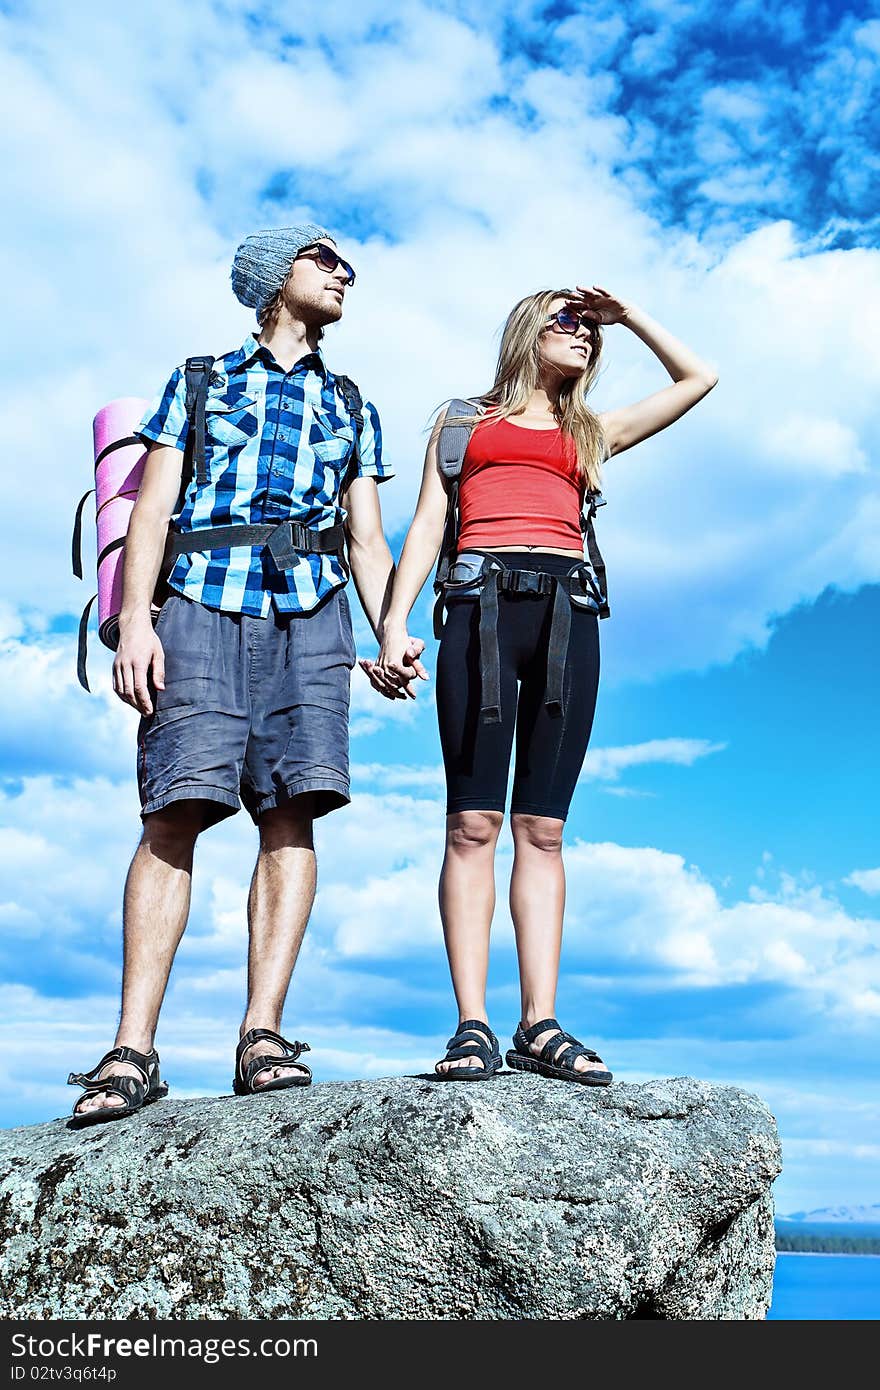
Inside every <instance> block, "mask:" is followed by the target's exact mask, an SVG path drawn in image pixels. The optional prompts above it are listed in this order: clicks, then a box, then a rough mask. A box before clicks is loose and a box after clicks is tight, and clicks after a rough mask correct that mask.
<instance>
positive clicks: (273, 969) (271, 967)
mask: <svg viewBox="0 0 880 1390" xmlns="http://www.w3.org/2000/svg"><path fill="white" fill-rule="evenodd" d="M313 815H314V797H313V795H312V794H311V793H306V794H304V795H303V796H297V797H294V798H293V800H291V801H290V802H288V803H287V804H286V805H284V806H278V807H273V808H272V810H270V811H267V812H266V813H265V815H263V816H261V817H260V852H259V854H258V855H257V862H256V866H255V868H254V874H253V878H252V880H251V888H250V893H249V895H248V927H249V930H250V950H249V952H248V1003H247V1010H246V1012H245V1016H244V1020H243V1022H242V1025H241V1029H240V1032H239V1037H243V1036H244V1034H245V1033H246V1032H248V1030H249V1029H251V1028H271V1029H272V1030H273V1032H275V1033H280V1032H281V1015H282V1013H283V1010H284V1000H285V998H286V997H287V990H288V987H289V985H290V977H291V975H292V974H293V967H294V965H295V964H296V959H297V956H298V955H299V948H300V946H301V944H302V939H303V936H304V934H305V930H306V926H307V924H308V920H309V914H310V913H311V910H312V904H313V903H314V901H315V887H316V884H317V863H316V860H315V849H314V842H313V839H312V824H313ZM280 1053H281V1048H280V1047H279V1046H278V1045H277V1043H273V1042H268V1041H266V1040H265V1039H264V1040H263V1041H262V1042H257V1043H252V1044H251V1046H250V1047H249V1048H248V1049H247V1050H246V1052H245V1054H244V1057H243V1058H242V1061H243V1063H244V1064H247V1062H248V1061H250V1060H251V1058H253V1057H259V1056H266V1055H270V1056H275V1055H276V1054H280ZM302 1072H303V1069H302V1067H300V1066H296V1065H294V1064H292V1063H290V1062H288V1063H287V1064H286V1065H284V1066H277V1067H266V1068H264V1069H263V1070H262V1071H259V1072H257V1074H256V1076H255V1078H254V1086H255V1088H256V1089H258V1090H259V1088H260V1087H262V1086H265V1085H266V1084H267V1083H268V1082H270V1081H275V1080H277V1079H278V1078H279V1077H283V1076H290V1075H295V1074H296V1073H299V1074H300V1075H302Z"/></svg>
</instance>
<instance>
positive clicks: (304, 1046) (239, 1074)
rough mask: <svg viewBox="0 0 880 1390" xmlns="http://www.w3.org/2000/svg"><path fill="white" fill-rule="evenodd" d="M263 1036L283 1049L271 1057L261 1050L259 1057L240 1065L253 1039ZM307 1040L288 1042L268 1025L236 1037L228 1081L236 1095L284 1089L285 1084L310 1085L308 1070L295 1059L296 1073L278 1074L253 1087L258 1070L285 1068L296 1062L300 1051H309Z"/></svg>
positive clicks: (285, 1087) (261, 1039)
mask: <svg viewBox="0 0 880 1390" xmlns="http://www.w3.org/2000/svg"><path fill="white" fill-rule="evenodd" d="M264 1038H266V1039H268V1040H269V1041H270V1042H274V1043H278V1045H279V1046H280V1047H282V1048H283V1049H284V1051H283V1053H282V1054H279V1055H277V1056H272V1055H270V1054H269V1053H264V1054H263V1055H262V1056H260V1057H252V1058H251V1060H250V1061H249V1062H246V1063H244V1064H242V1058H243V1057H244V1054H245V1053H246V1052H247V1050H248V1048H249V1047H251V1046H252V1045H253V1044H254V1043H255V1042H262V1041H263V1039H264ZM311 1050H312V1049H311V1048H310V1047H309V1045H308V1043H301V1042H288V1041H287V1039H286V1038H282V1036H281V1034H280V1033H273V1032H272V1029H271V1028H251V1029H250V1030H249V1031H248V1032H247V1033H245V1035H244V1037H243V1038H241V1039H240V1040H239V1044H238V1047H237V1048H236V1049H235V1076H234V1078H233V1081H232V1089H233V1091H234V1092H235V1094H236V1095H237V1096H256V1095H260V1094H261V1093H262V1092H263V1091H286V1090H287V1088H288V1086H310V1085H311V1083H312V1073H311V1070H310V1069H309V1068H308V1067H307V1066H306V1064H305V1062H297V1066H298V1068H299V1075H297V1074H296V1073H295V1072H294V1073H293V1074H292V1075H290V1076H278V1077H276V1078H275V1080H274V1081H267V1082H266V1084H265V1086H255V1085H254V1077H255V1076H256V1075H257V1073H258V1072H261V1071H268V1070H269V1068H271V1067H286V1066H290V1065H291V1063H293V1062H296V1059H297V1057H299V1055H300V1053H301V1052H311Z"/></svg>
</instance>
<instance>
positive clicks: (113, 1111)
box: [67, 1047, 168, 1129]
mask: <svg viewBox="0 0 880 1390" xmlns="http://www.w3.org/2000/svg"><path fill="white" fill-rule="evenodd" d="M108 1062H128V1063H129V1064H130V1065H131V1066H133V1067H137V1069H138V1071H139V1072H140V1073H141V1075H140V1076H127V1075H124V1074H123V1075H119V1076H114V1075H112V1074H111V1075H110V1076H105V1077H104V1078H103V1079H102V1080H99V1079H98V1072H99V1071H101V1069H102V1068H103V1067H105V1066H106V1065H107V1063H108ZM67 1084H68V1086H82V1087H83V1088H84V1090H85V1095H84V1096H80V1097H79V1100H77V1102H76V1104H75V1105H74V1107H73V1114H72V1116H71V1118H70V1120H69V1121H68V1123H69V1125H70V1127H71V1128H73V1129H81V1128H84V1126H85V1125H100V1124H104V1122H105V1121H106V1120H122V1119H124V1118H125V1116H126V1115H133V1114H134V1112H135V1111H136V1110H140V1108H141V1106H144V1105H151V1104H152V1102H153V1101H154V1100H163V1099H164V1098H165V1096H167V1094H168V1082H167V1081H162V1080H161V1078H160V1076H159V1054H158V1052H157V1051H156V1049H155V1048H153V1050H152V1052H147V1053H146V1054H145V1053H143V1052H136V1051H135V1050H134V1048H133V1047H112V1048H111V1049H110V1051H109V1052H106V1053H105V1054H104V1056H103V1057H102V1058H101V1060H100V1062H99V1063H98V1065H97V1066H96V1067H93V1068H92V1070H91V1071H85V1072H83V1071H77V1072H73V1071H72V1072H71V1073H70V1075H69V1076H68V1078H67ZM102 1091H106V1092H108V1093H109V1094H111V1095H115V1096H119V1097H121V1099H122V1101H123V1104H122V1105H102V1106H101V1108H100V1109H99V1110H80V1109H78V1107H79V1106H80V1105H82V1103H83V1101H84V1100H85V1099H86V1097H87V1096H90V1095H97V1094H98V1093H99V1092H102Z"/></svg>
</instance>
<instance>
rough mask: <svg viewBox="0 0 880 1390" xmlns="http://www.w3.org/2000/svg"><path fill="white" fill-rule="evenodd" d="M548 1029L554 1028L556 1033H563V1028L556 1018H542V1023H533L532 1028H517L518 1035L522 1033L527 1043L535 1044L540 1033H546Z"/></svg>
mask: <svg viewBox="0 0 880 1390" xmlns="http://www.w3.org/2000/svg"><path fill="white" fill-rule="evenodd" d="M548 1028H552V1029H553V1031H554V1033H561V1032H562V1028H561V1027H560V1025H559V1024H558V1023H557V1021H556V1019H555V1018H542V1019H541V1022H540V1023H533V1024H532V1026H531V1028H523V1026H522V1024H520V1026H519V1028H517V1030H516V1031H517V1032H518V1033H522V1035H523V1037H524V1038H525V1040H526V1042H527V1043H533V1042H534V1041H535V1038H537V1037H538V1035H539V1034H540V1033H546V1032H547V1029H548Z"/></svg>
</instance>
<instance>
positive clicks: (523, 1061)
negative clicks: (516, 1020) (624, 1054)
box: [507, 1018, 612, 1086]
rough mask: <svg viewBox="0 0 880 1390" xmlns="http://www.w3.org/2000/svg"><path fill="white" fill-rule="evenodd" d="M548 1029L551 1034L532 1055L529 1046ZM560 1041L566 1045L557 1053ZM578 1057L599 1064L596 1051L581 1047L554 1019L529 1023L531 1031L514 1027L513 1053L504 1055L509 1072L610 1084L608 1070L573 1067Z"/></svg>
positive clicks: (519, 1025) (589, 1084) (593, 1083)
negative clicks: (584, 1069)
mask: <svg viewBox="0 0 880 1390" xmlns="http://www.w3.org/2000/svg"><path fill="white" fill-rule="evenodd" d="M548 1028H553V1029H555V1035H554V1036H553V1037H552V1038H549V1039H548V1041H547V1042H545V1044H544V1046H543V1047H542V1048H541V1054H540V1056H535V1054H534V1053H533V1052H532V1051H531V1049H530V1047H529V1044H530V1043H533V1042H534V1041H535V1038H537V1037H538V1036H539V1035H540V1034H541V1033H546V1031H547V1029H548ZM563 1042H565V1043H568V1044H569V1046H568V1047H566V1048H563V1049H562V1051H561V1052H560V1051H559V1047H560V1043H563ZM557 1052H559V1056H558V1057H557V1056H556V1054H557ZM578 1057H586V1058H587V1059H588V1060H589V1061H591V1062H601V1061H602V1058H601V1057H600V1056H599V1054H598V1052H594V1051H593V1049H592V1048H591V1047H584V1045H583V1043H582V1042H578V1040H577V1038H573V1037H572V1035H571V1033H565V1032H563V1030H562V1029H561V1028H560V1026H559V1024H558V1023H557V1022H556V1019H555V1018H544V1019H542V1020H541V1022H540V1023H533V1024H532V1026H531V1028H524V1027H523V1025H522V1023H520V1024H518V1025H517V1029H516V1032H515V1033H514V1035H513V1050H511V1051H510V1052H508V1054H507V1065H508V1066H509V1067H510V1068H511V1070H512V1071H533V1072H537V1074H538V1075H539V1076H552V1077H555V1078H556V1079H557V1080H558V1081H578V1082H580V1084H581V1085H582V1086H608V1085H610V1083H611V1080H612V1073H611V1072H610V1071H600V1070H598V1068H590V1069H588V1070H586V1071H581V1070H579V1069H577V1068H576V1067H575V1061H576V1059H577V1058H578ZM603 1066H604V1063H603Z"/></svg>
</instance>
